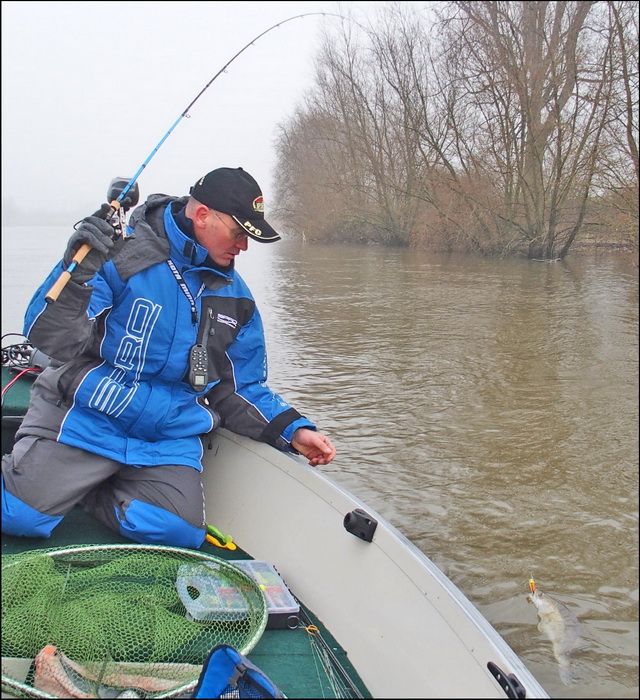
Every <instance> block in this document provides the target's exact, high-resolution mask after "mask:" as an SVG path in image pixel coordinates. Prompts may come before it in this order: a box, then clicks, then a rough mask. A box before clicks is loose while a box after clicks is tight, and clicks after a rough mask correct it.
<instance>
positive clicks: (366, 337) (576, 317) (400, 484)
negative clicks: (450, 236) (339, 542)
mask: <svg viewBox="0 0 640 700" xmlns="http://www.w3.org/2000/svg"><path fill="white" fill-rule="evenodd" d="M54 234H55V235H54ZM67 235H68V231H66V230H63V229H60V230H58V229H54V233H52V232H51V231H49V232H47V234H46V237H45V238H44V239H41V240H38V238H37V237H36V236H35V235H34V234H32V233H30V229H27V227H22V228H5V227H3V235H2V239H3V242H2V253H3V254H2V271H3V277H2V290H3V301H2V333H3V334H4V333H7V332H10V331H17V332H19V331H20V330H21V323H22V321H21V318H22V312H23V310H24V304H25V303H26V300H27V299H28V297H29V295H30V294H31V292H32V291H33V290H34V289H35V287H36V286H37V285H38V284H39V283H40V281H41V280H42V278H43V276H44V274H45V273H46V272H47V271H48V269H49V268H50V267H51V266H52V265H53V263H54V262H55V261H56V259H57V258H58V257H59V256H60V255H61V254H62V251H63V250H64V243H65V241H66V237H67ZM25 261H30V263H31V264H30V265H25ZM237 266H238V270H239V271H240V273H241V274H242V275H243V276H244V277H245V279H246V280H247V282H248V283H249V285H250V286H251V288H252V290H253V292H254V295H255V296H256V299H257V301H258V304H259V307H260V309H261V312H262V316H263V319H264V323H265V329H266V334H267V344H268V349H269V371H270V381H269V383H270V385H271V387H272V388H273V389H274V390H276V391H278V392H279V393H281V394H282V395H283V396H285V397H286V398H287V399H288V400H289V401H290V402H291V403H292V404H293V405H294V406H296V408H298V409H299V410H300V411H301V412H302V413H304V414H305V415H307V416H308V417H309V418H311V419H312V420H314V421H315V422H316V423H317V424H318V426H319V427H320V428H321V429H322V430H323V431H325V432H327V433H328V434H329V435H330V436H331V437H332V439H333V440H334V442H335V444H336V446H337V448H338V456H337V458H336V460H335V461H334V462H333V464H331V465H330V466H329V467H325V468H323V471H325V472H326V473H327V474H329V475H330V476H331V477H332V478H333V479H334V480H336V481H338V482H339V483H341V484H342V485H343V486H345V487H346V488H348V489H349V490H351V491H352V492H354V493H355V494H356V495H357V496H358V497H359V498H361V499H362V500H364V501H365V502H366V503H367V504H368V505H369V506H371V508H372V509H374V510H375V511H377V512H378V513H379V514H380V515H382V516H383V517H384V518H386V519H387V520H388V521H390V522H391V523H392V524H393V525H395V526H396V527H397V528H398V529H399V530H400V531H401V532H402V533H403V534H405V535H406V536H407V537H408V538H409V539H410V540H411V541H412V542H413V543H414V544H415V545H416V546H417V547H418V548H419V549H421V550H422V551H423V552H424V553H425V554H426V555H427V556H429V557H430V558H431V559H432V560H433V561H434V562H435V563H436V564H437V565H438V566H439V567H440V568H441V569H442V570H443V571H444V572H445V573H446V574H447V575H448V576H449V577H450V578H451V579H452V580H453V582H454V583H455V584H456V585H457V586H458V587H459V588H460V589H461V590H462V591H463V592H464V593H465V594H466V595H467V596H468V597H469V599H470V600H471V601H472V602H473V603H475V604H476V605H477V607H478V608H479V609H480V611H481V612H482V613H483V614H484V615H485V616H486V617H487V619H488V620H489V621H490V622H491V623H492V624H493V626H494V627H495V628H496V629H497V630H498V631H499V632H500V633H501V634H502V635H503V636H504V638H505V639H506V641H507V642H508V643H509V644H510V645H511V646H512V647H513V649H514V650H515V651H516V652H517V653H518V654H519V655H520V656H521V657H522V659H523V660H524V662H525V663H526V664H527V666H528V667H529V668H530V669H531V671H532V672H533V673H534V674H535V675H536V677H537V678H538V680H539V681H540V683H541V684H542V685H543V686H544V687H545V689H546V690H547V692H548V693H549V694H550V695H551V696H552V697H566V698H633V697H638V269H637V268H636V267H634V266H633V265H632V263H631V260H630V259H627V258H625V257H624V256H621V255H618V254H604V255H597V256H596V255H595V254H586V253H581V254H580V255H579V256H576V257H575V258H570V259H569V260H568V261H566V262H562V263H560V262H556V263H539V262H528V261H522V260H485V259H477V258H466V257H452V256H444V255H426V254H420V253H416V252H415V251H407V250H388V249H382V248H377V247H364V248H362V247H349V246H340V247H335V246H316V245H313V246H312V245H308V244H307V245H304V244H301V243H298V242H294V241H289V240H284V241H282V242H281V243H278V244H275V245H260V244H253V245H251V247H250V250H249V251H248V252H247V253H244V254H243V255H241V257H240V258H239V260H238V264H237ZM531 577H533V578H535V581H536V583H537V585H538V586H539V588H540V590H542V591H544V592H545V593H547V594H549V595H552V596H553V597H554V598H555V599H556V600H558V601H559V602H560V603H562V604H563V605H564V606H566V608H567V609H568V610H569V611H570V612H571V613H572V614H573V615H575V617H576V619H577V620H578V621H579V624H580V635H581V639H582V642H581V644H580V647H579V649H578V650H577V651H576V652H575V653H574V654H573V656H572V659H571V664H572V668H571V670H572V677H573V678H574V679H575V680H574V682H573V683H571V684H570V685H566V684H565V683H564V682H563V681H562V679H561V675H560V670H561V669H560V668H559V664H558V661H557V659H556V657H555V656H554V649H553V645H552V643H551V641H550V638H549V636H548V635H547V634H545V633H544V631H542V630H540V629H538V627H537V625H538V621H539V619H538V616H537V611H536V607H535V606H534V605H532V604H530V603H528V602H527V594H528V593H529V588H528V583H527V582H528V580H529V578H531Z"/></svg>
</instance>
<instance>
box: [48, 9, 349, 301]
mask: <svg viewBox="0 0 640 700" xmlns="http://www.w3.org/2000/svg"><path fill="white" fill-rule="evenodd" d="M313 15H323V16H325V17H339V18H340V19H348V18H347V17H343V16H342V15H338V14H335V13H333V12H305V13H304V14H301V15H294V16H293V17H289V18H287V19H284V20H282V21H281V22H277V23H276V24H274V25H273V26H271V27H269V28H268V29H265V30H264V31H263V32H261V33H260V34H258V35H257V36H255V37H254V38H253V39H251V41H249V42H248V43H247V44H245V45H244V46H243V47H242V48H241V49H240V51H238V53H236V54H235V56H233V57H232V58H231V59H230V60H228V61H227V62H226V63H225V64H224V66H222V68H221V69H220V70H219V71H218V72H217V73H216V74H215V75H214V76H213V78H211V80H210V81H209V82H208V83H207V84H206V85H205V86H204V87H203V88H202V90H200V92H199V93H198V94H197V95H196V96H195V97H194V98H193V100H191V102H190V103H189V104H188V105H187V107H186V109H185V110H184V111H183V112H182V114H180V116H179V117H178V118H177V119H176V120H175V122H174V123H173V124H172V125H171V126H170V127H169V130H168V131H167V133H166V134H165V135H164V136H163V137H162V138H161V139H160V141H158V144H157V145H156V147H155V148H154V149H153V150H152V151H151V153H150V154H149V155H148V156H147V158H146V160H145V161H144V162H143V163H142V165H141V166H140V167H139V168H138V170H137V171H136V173H135V174H134V176H133V177H132V178H131V179H130V180H128V181H126V180H125V178H115V179H114V180H112V182H111V185H110V187H109V192H108V193H107V199H108V200H109V204H103V205H102V207H101V208H100V210H99V211H97V212H96V213H95V215H94V216H100V218H102V219H106V220H107V221H109V222H110V223H112V224H113V226H114V236H113V238H114V240H115V239H116V238H118V237H120V236H122V237H123V238H126V237H127V234H126V228H125V222H124V214H125V212H126V210H127V209H128V208H129V207H130V206H135V204H137V202H138V190H137V188H134V185H135V183H136V181H137V180H138V178H139V177H140V175H141V174H142V171H143V170H144V169H145V168H146V167H147V165H148V164H149V161H150V160H151V159H152V158H153V156H155V154H156V153H157V152H158V151H159V150H160V147H161V146H162V144H163V143H164V142H165V141H166V140H167V139H168V138H169V136H170V135H171V133H172V132H173V130H174V129H175V128H176V127H177V126H178V124H179V123H180V122H181V121H182V120H183V119H184V118H185V117H188V116H189V110H190V109H191V108H192V107H193V105H194V104H195V103H196V102H197V101H198V100H199V99H200V97H202V95H203V94H204V93H205V92H206V90H207V89H208V88H209V86H210V85H211V84H212V83H213V82H214V81H215V80H216V79H217V78H218V77H219V76H220V75H222V73H224V72H225V71H226V70H227V68H228V67H229V66H230V65H231V64H232V63H233V62H234V61H235V60H236V58H238V56H240V55H241V54H243V53H244V52H245V51H246V50H247V49H248V48H249V47H250V46H252V45H253V44H255V43H256V41H258V39H261V38H262V37H263V36H264V35H265V34H268V33H269V32H271V31H273V30H274V29H277V28H278V27H281V26H282V25H283V24H286V23H287V22H291V21H293V20H294V19H301V18H303V17H311V16H313ZM90 250H91V246H90V245H89V244H88V243H85V244H83V245H82V246H80V248H78V250H77V251H76V253H75V255H74V256H73V259H72V260H71V263H70V264H69V266H68V267H67V269H66V270H65V271H64V272H62V273H61V274H60V277H58V280H57V281H56V282H55V284H54V285H53V286H52V287H51V289H50V290H49V293H48V294H47V295H46V296H45V301H46V302H47V303H48V304H51V303H53V302H54V301H55V300H56V299H57V298H58V296H59V295H60V292H61V291H62V290H63V289H64V287H65V286H66V284H67V282H68V281H69V280H70V279H71V273H72V272H73V271H74V270H75V269H76V267H77V266H78V265H79V264H80V263H81V262H82V261H83V260H84V258H85V257H86V255H87V253H88V252H89V251H90Z"/></svg>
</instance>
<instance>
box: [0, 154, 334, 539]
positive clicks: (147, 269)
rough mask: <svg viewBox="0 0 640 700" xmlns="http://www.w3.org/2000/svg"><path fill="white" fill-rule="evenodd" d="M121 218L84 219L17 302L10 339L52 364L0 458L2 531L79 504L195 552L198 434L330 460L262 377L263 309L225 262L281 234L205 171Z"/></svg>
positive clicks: (220, 176) (48, 520) (44, 530)
mask: <svg viewBox="0 0 640 700" xmlns="http://www.w3.org/2000/svg"><path fill="white" fill-rule="evenodd" d="M129 229H130V232H132V233H133V234H134V235H133V236H131V237H127V239H126V240H125V239H123V238H122V237H120V238H119V239H118V240H117V241H116V242H114V240H113V238H112V234H113V229H112V227H111V225H110V224H109V223H108V222H107V221H105V220H103V219H101V218H99V217H97V216H90V217H87V218H86V219H84V220H83V222H81V224H80V226H79V227H78V229H77V231H76V232H75V233H74V234H73V235H72V236H71V238H70V239H69V243H68V245H67V249H66V251H65V254H64V257H63V260H62V261H61V262H60V263H59V264H58V265H57V266H56V267H55V268H54V270H53V271H52V272H51V274H50V275H49V277H48V278H47V279H46V280H45V282H44V283H43V284H42V286H41V287H40V288H39V289H38V290H37V292H36V293H35V295H34V297H33V299H32V300H31V302H30V304H29V307H28V309H27V313H26V316H25V328H24V332H25V335H26V336H27V337H28V338H29V339H30V341H31V342H32V343H33V345H34V346H35V347H37V348H38V349H39V350H41V351H42V352H44V353H46V354H47V355H49V356H50V357H51V358H52V363H51V366H50V367H47V368H46V369H45V370H44V371H43V372H42V373H41V375H40V376H39V377H38V379H37V380H36V382H35V383H34V385H33V389H32V393H31V401H30V405H29V409H28V411H27V414H26V416H25V418H24V421H23V423H22V425H21V427H20V429H19V430H18V433H17V435H16V444H15V446H14V449H13V451H12V453H11V454H10V455H5V456H4V457H3V460H2V489H3V493H2V530H3V532H6V533H9V534H12V535H23V536H27V537H49V536H50V534H51V531H52V530H53V529H54V528H55V527H56V525H57V524H58V523H59V522H60V521H61V520H62V518H63V517H64V515H65V514H66V513H67V512H68V511H69V510H70V509H71V508H72V507H73V506H74V505H76V504H81V505H82V507H83V508H84V509H85V510H86V511H87V512H89V513H90V514H91V515H93V516H94V517H95V518H96V519H97V520H99V521H100V522H101V523H103V524H104V525H105V526H107V527H108V528H110V529H112V530H114V531H116V532H119V533H120V534H122V535H123V536H125V537H128V538H130V539H132V540H134V541H136V542H141V543H152V544H166V545H174V546H183V547H192V548H198V547H200V546H201V545H202V543H203V542H204V539H205V534H206V525H205V522H204V502H203V491H202V482H201V478H200V472H201V471H202V463H201V457H202V450H203V444H202V440H203V437H205V436H206V434H207V433H209V432H210V431H212V430H214V429H215V428H217V427H218V425H220V424H221V425H224V426H225V427H227V428H229V429H230V430H232V431H234V432H236V433H239V434H242V435H246V436H248V437H251V438H253V439H255V440H261V441H263V442H267V443H269V444H271V445H273V446H274V447H276V448H278V449H281V450H292V451H296V452H298V453H301V454H303V455H304V456H305V457H306V458H307V459H308V460H309V464H311V465H312V466H317V465H319V464H328V463H329V462H331V461H332V459H333V458H334V456H335V453H336V451H335V448H334V446H333V445H332V443H331V441H330V440H329V439H328V438H327V437H326V436H325V435H323V434H322V433H320V432H318V431H317V430H316V429H315V426H314V425H313V423H311V422H310V421H309V420H308V419H307V418H305V417H304V416H302V415H300V414H299V413H298V412H297V411H296V410H295V409H294V408H292V407H291V406H289V404H287V403H286V401H284V399H282V398H281V397H280V396H278V395H277V394H275V393H274V392H272V391H271V390H270V389H269V387H268V386H267V384H266V380H267V360H266V351H265V339H264V332H263V327H262V321H261V319H260V314H259V313H258V309H257V308H256V304H255V301H254V299H253V297H252V295H251V292H250V291H249V289H248V287H247V285H246V284H245V283H244V281H243V280H242V278H241V277H240V275H239V274H238V273H237V272H236V270H235V269H234V262H235V258H236V256H237V255H239V254H240V252H241V251H244V250H247V247H248V244H249V239H252V240H256V241H260V242H263V243H271V242H274V241H277V240H279V239H280V236H279V235H278V234H277V233H276V231H274V229H273V228H272V227H271V226H270V225H269V224H268V223H267V222H266V221H265V219H264V204H263V198H262V193H261V191H260V188H259V186H258V184H257V182H256V181H255V180H254V179H253V178H252V177H251V176H250V175H249V174H248V173H247V172H245V171H244V170H243V169H242V168H218V169H217V170H213V171H212V172H210V173H208V174H207V175H205V176H204V177H202V178H200V179H199V180H198V181H197V182H196V184H195V185H194V186H193V187H192V188H191V196H190V197H182V198H176V197H170V196H167V195H161V194H156V195H151V196H150V197H149V198H148V199H147V201H146V202H145V203H144V204H143V205H142V206H140V207H138V208H137V209H135V210H134V211H133V213H132V215H131V218H130V222H129ZM84 244H88V245H89V246H90V248H91V250H90V251H89V253H88V254H87V255H86V257H85V258H84V259H83V260H82V262H81V263H80V264H78V265H77V266H76V267H75V268H74V267H71V268H70V270H71V278H70V281H69V282H68V284H67V285H66V286H65V287H64V288H63V289H62V291H61V292H60V294H59V296H58V298H57V300H56V301H55V302H54V303H49V304H48V303H47V302H46V299H45V297H46V296H47V293H48V292H49V291H50V289H51V287H52V285H53V284H54V282H55V281H56V280H57V279H58V278H59V276H60V274H61V272H62V271H63V270H66V269H67V268H69V266H70V264H71V262H72V259H73V257H74V254H75V252H76V251H77V250H78V248H80V246H82V245H84ZM205 439H206V438H205Z"/></svg>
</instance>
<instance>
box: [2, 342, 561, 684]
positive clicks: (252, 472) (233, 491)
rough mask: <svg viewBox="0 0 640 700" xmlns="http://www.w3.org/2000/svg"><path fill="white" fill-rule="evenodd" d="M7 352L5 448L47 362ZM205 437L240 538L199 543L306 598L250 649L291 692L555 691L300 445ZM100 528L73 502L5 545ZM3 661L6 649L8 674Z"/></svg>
mask: <svg viewBox="0 0 640 700" xmlns="http://www.w3.org/2000/svg"><path fill="white" fill-rule="evenodd" d="M23 343H24V347H27V348H28V343H27V341H26V340H24V341H23ZM36 352H37V351H36ZM5 355H7V353H5V351H4V350H3V367H2V386H3V416H2V442H3V453H4V452H6V451H8V450H9V449H10V447H11V444H12V441H13V436H14V434H15V430H16V428H17V426H18V425H19V423H20V420H21V417H22V416H23V415H24V412H25V411H26V408H27V404H28V396H29V387H30V384H31V382H32V381H33V379H34V376H36V375H37V372H38V367H37V366H35V367H33V366H31V367H26V366H24V365H25V363H24V362H22V363H18V366H10V365H11V363H10V362H5V359H6V357H5ZM34 356H35V354H34V353H31V354H30V355H29V357H31V358H32V357H34ZM26 364H27V365H29V364H32V365H33V364H34V363H33V362H31V363H30V362H27V363H26ZM210 438H211V440H210V442H209V444H208V445H207V449H206V450H205V456H204V472H203V477H204V488H205V496H206V503H207V522H211V523H214V524H215V527H216V528H217V529H218V531H219V532H221V533H229V534H230V535H231V536H232V538H233V542H234V543H235V544H237V547H238V550H237V551H231V550H229V549H228V548H225V547H216V546H215V545H214V544H210V543H209V542H206V543H205V545H203V548H202V550H203V551H207V552H209V553H210V554H212V555H215V556H219V557H223V558H227V559H228V560H229V562H230V563H231V564H232V565H233V560H234V559H237V558H239V557H240V558H244V557H248V558H249V559H250V560H254V561H260V562H267V563H268V564H269V565H270V566H272V567H273V568H274V569H275V570H276V572H277V573H278V575H279V576H280V577H281V579H282V581H283V582H284V583H285V584H286V588H287V589H288V591H290V593H291V594H292V597H293V599H294V600H295V601H298V602H299V604H300V609H301V611H304V615H302V613H301V614H300V615H299V616H296V615H292V616H290V617H289V619H288V622H287V623H286V625H284V626H283V627H282V628H280V629H269V628H267V629H266V630H265V631H264V634H263V635H262V637H261V638H260V641H259V642H258V644H257V645H256V646H255V648H254V649H253V650H252V651H251V652H250V653H249V655H248V658H249V659H250V660H251V661H252V662H253V663H254V664H256V665H257V666H258V667H260V668H262V669H263V670H264V671H265V673H267V674H268V676H269V677H270V678H271V680H272V681H273V682H274V683H275V684H276V685H277V686H278V687H279V688H280V689H281V690H282V692H283V693H284V694H285V696H286V697H295V698H305V697H372V698H505V697H508V698H547V697H549V696H548V695H547V693H546V692H545V690H544V689H543V687H542V686H541V685H540V684H539V683H538V681H537V680H536V679H535V677H534V676H533V675H532V674H531V672H530V671H529V670H528V669H527V667H526V666H525V664H524V662H523V661H522V660H521V659H520V658H519V657H518V656H517V654H516V653H515V652H514V651H513V650H512V649H511V648H510V647H509V645H508V644H507V643H506V641H505V640H504V639H503V638H502V637H501V636H500V635H499V633H498V632H497V631H496V630H495V629H494V628H493V627H492V626H491V624H490V623H489V622H488V621H487V620H486V619H485V618H484V616H483V615H482V614H481V613H480V612H479V610H478V609H477V608H476V607H475V606H474V605H473V604H472V603H471V602H470V601H469V600H468V599H467V598H466V597H465V595H464V594H463V593H462V592H461V591H460V590H459V589H458V588H457V587H456V586H455V584H454V583H453V582H452V581H451V580H449V578H448V577H447V576H445V574H444V573H443V572H442V571H441V570H440V569H439V568H438V567H437V566H436V565H435V564H434V563H433V562H432V561H431V560H430V559H429V558H428V557H427V556H425V555H424V554H423V553H422V552H421V551H419V550H418V549H417V548H416V547H415V546H414V545H413V544H412V543H411V542H410V541H409V540H408V539H407V538H406V537H405V536H404V535H402V534H401V533H400V532H399V531H398V530H397V529H396V528H395V527H394V526H393V525H391V524H390V523H389V522H387V521H386V520H385V519H384V518H383V517H382V516H381V515H380V514H378V513H377V512H375V511H374V510H373V509H372V508H370V507H369V506H367V504H366V503H364V502H363V501H361V500H360V499H359V498H358V497H357V496H355V495H354V494H352V493H350V492H349V491H347V490H346V489H345V488H343V487H342V486H340V485H339V483H337V482H336V481H335V480H333V479H332V478H330V477H329V476H327V475H326V474H324V473H323V472H322V471H319V470H318V469H314V468H311V467H309V466H308V465H307V464H306V462H304V461H303V460H302V459H301V458H298V457H297V456H295V455H292V454H287V453H283V452H280V451H278V450H276V449H275V448H273V447H270V446H268V445H266V444H264V443H259V442H255V441H253V440H250V439H248V438H245V437H242V436H239V435H236V434H233V433H231V432H229V431H228V430H226V429H218V430H217V431H215V432H214V433H212V434H211V436H210ZM96 542H98V543H105V542H116V543H117V542H126V540H124V538H119V537H118V536H117V535H115V534H114V533H109V532H106V531H104V530H101V529H100V528H99V526H98V525H97V524H96V523H94V522H93V521H90V519H89V518H88V516H86V515H85V514H84V513H83V512H82V511H80V510H79V509H74V511H72V512H71V513H70V514H69V515H68V516H67V517H65V519H64V520H63V521H62V523H61V524H60V525H59V526H58V528H56V531H54V533H53V536H52V538H51V539H50V540H42V541H36V540H27V539H25V538H18V537H11V536H6V535H3V545H2V546H3V555H5V554H10V553H13V552H16V551H17V550H20V549H30V548H34V547H35V548H38V547H47V548H51V547H56V546H65V545H70V544H83V543H96ZM220 543H221V542H220V541H217V544H220ZM3 616H4V610H3ZM291 620H293V624H291ZM311 630H312V632H311ZM310 637H311V641H312V642H313V643H312V644H310ZM318 641H320V642H321V644H320V645H318ZM318 649H320V654H318V653H317V652H318ZM314 650H315V652H314ZM314 653H315V655H314ZM318 658H320V660H321V664H320V666H321V670H320V672H319V671H318V670H317V668H318V666H317V659H318ZM5 661H7V660H6V659H5V656H4V649H3V680H4V675H5ZM332 678H333V679H334V680H333V681H332ZM335 679H338V680H339V681H340V682H339V684H336V683H335ZM7 690H8V689H7V686H6V685H3V697H10V696H11V694H9V693H7ZM9 690H11V688H9ZM5 693H6V694H5ZM40 697H56V696H52V695H46V694H45V695H41V696H40ZM122 697H124V695H123V696H122ZM183 697H184V696H183Z"/></svg>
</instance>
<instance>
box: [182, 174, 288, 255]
mask: <svg viewBox="0 0 640 700" xmlns="http://www.w3.org/2000/svg"><path fill="white" fill-rule="evenodd" d="M189 194H190V195H191V196H192V197H193V198H194V199H197V200H198V201H199V202H200V203H201V204H204V205H205V206H207V207H209V208H210V209H215V210H216V211H220V212H222V213H223V214H228V215H229V216H230V217H231V218H232V219H233V220H234V221H235V222H236V223H237V224H238V226H240V227H241V228H242V229H243V230H244V231H245V233H246V234H247V235H248V236H250V237H251V238H253V239H254V240H256V241H261V242H262V243H272V242H273V241H279V240H280V235H279V234H278V233H277V232H276V231H275V230H274V229H273V228H272V227H271V226H270V225H269V224H268V223H267V222H266V221H265V218H264V200H263V198H262V191H261V190H260V187H259V186H258V183H257V182H256V181H255V180H254V179H253V178H252V177H251V175H249V173H248V172H246V171H245V170H243V169H242V168H218V169H217V170H212V171H211V172H210V173H207V174H206V175H204V176H203V177H201V178H200V179H199V180H198V182H196V184H195V185H194V186H193V187H192V188H191V190H190V191H189Z"/></svg>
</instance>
